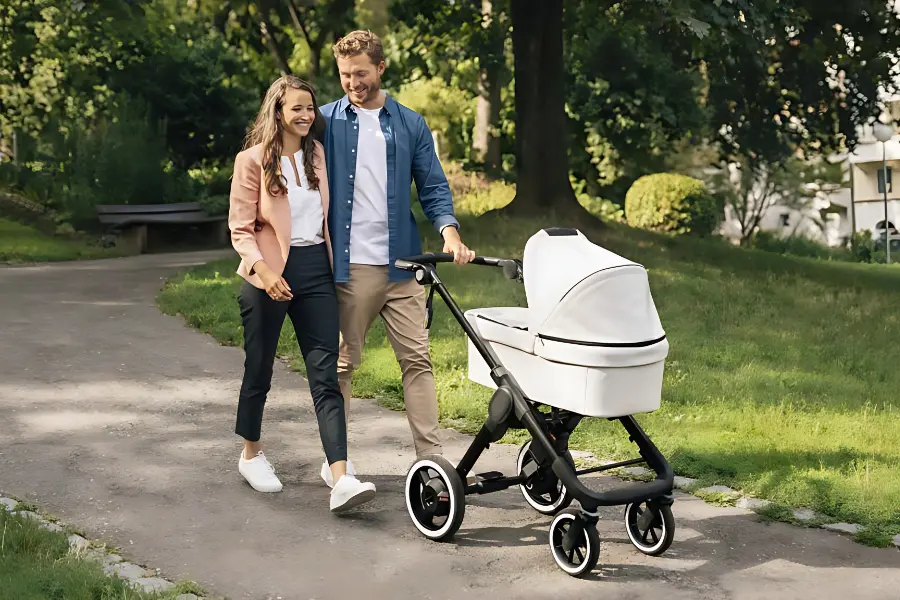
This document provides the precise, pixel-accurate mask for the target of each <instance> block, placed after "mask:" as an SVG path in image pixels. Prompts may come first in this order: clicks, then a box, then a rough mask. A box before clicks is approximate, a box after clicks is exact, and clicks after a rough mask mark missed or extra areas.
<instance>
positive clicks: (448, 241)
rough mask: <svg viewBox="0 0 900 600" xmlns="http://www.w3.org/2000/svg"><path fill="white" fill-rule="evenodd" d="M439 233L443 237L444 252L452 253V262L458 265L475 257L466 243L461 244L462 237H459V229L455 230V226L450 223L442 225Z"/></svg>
mask: <svg viewBox="0 0 900 600" xmlns="http://www.w3.org/2000/svg"><path fill="white" fill-rule="evenodd" d="M441 235H442V236H443V238H444V252H447V253H449V254H452V255H453V262H455V263H456V264H458V265H462V264H466V263H470V262H472V260H474V259H475V253H474V252H472V251H471V250H469V249H468V248H467V247H466V245H465V244H463V242H462V239H460V237H459V231H457V229H456V227H454V226H452V225H450V226H448V227H444V230H443V231H442V232H441Z"/></svg>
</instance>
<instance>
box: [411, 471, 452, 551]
mask: <svg viewBox="0 0 900 600" xmlns="http://www.w3.org/2000/svg"><path fill="white" fill-rule="evenodd" d="M426 467H428V468H431V469H434V470H435V471H437V472H438V473H439V474H440V476H441V478H442V479H443V480H444V481H445V482H446V483H447V494H448V495H449V496H450V512H448V513H447V521H446V522H445V523H444V524H443V525H442V526H441V528H440V529H436V530H435V529H428V528H427V527H423V526H422V524H421V523H419V519H417V518H416V514H415V513H414V512H413V508H412V504H411V503H410V495H411V494H410V491H411V490H410V487H411V486H412V485H413V483H414V481H413V480H414V479H416V473H418V472H419V471H421V470H422V469H423V468H426ZM418 484H419V483H418V481H415V485H418ZM405 493H406V512H408V513H409V518H410V519H411V520H412V522H413V525H415V526H416V529H418V530H419V532H420V533H421V534H422V535H424V536H425V537H428V538H440V537H442V536H443V535H445V534H446V533H447V531H448V530H449V529H450V527H451V526H452V525H453V520H454V518H455V517H456V506H457V505H456V497H455V496H454V495H453V487H452V486H451V485H450V476H449V475H448V474H447V471H445V470H444V468H443V467H441V466H440V465H438V464H437V463H436V462H434V461H433V460H429V459H422V460H419V461H416V463H415V464H414V465H413V466H412V467H411V468H410V469H409V472H408V473H407V474H406V489H405Z"/></svg>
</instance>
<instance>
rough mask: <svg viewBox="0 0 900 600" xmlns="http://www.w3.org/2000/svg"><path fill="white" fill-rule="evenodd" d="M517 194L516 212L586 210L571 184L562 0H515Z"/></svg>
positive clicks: (513, 209)
mask: <svg viewBox="0 0 900 600" xmlns="http://www.w3.org/2000/svg"><path fill="white" fill-rule="evenodd" d="M511 5H512V12H511V16H512V27H513V34H512V39H513V54H514V59H515V78H516V82H515V94H516V100H515V106H516V175H517V177H516V182H517V183H516V186H517V187H516V197H515V198H514V199H513V201H512V202H511V203H510V204H509V206H508V210H507V211H505V212H509V213H512V214H521V215H547V214H548V213H550V212H553V213H556V214H561V215H574V214H586V211H585V210H584V209H583V208H582V207H581V205H580V204H579V203H578V201H577V200H576V199H575V193H574V192H573V191H572V185H571V183H570V182H569V159H568V149H567V143H566V113H565V91H564V87H563V85H564V70H563V40H562V35H563V2H562V0H512V2H511Z"/></svg>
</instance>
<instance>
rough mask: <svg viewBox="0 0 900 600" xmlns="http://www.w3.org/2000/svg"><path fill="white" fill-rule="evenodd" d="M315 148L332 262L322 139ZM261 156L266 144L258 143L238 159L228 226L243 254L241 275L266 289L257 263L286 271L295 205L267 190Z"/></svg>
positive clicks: (316, 143)
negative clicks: (292, 207) (292, 214)
mask: <svg viewBox="0 0 900 600" xmlns="http://www.w3.org/2000/svg"><path fill="white" fill-rule="evenodd" d="M315 148H316V153H315V156H314V157H313V167H314V169H315V171H316V174H317V175H318V176H319V195H320V196H321V197H322V214H324V215H325V219H324V223H323V230H324V233H325V235H324V237H325V244H326V246H327V247H328V260H329V261H332V260H333V259H332V254H331V235H330V233H329V231H328V172H327V171H326V169H325V149H324V148H323V147H322V144H321V143H319V142H318V141H317V142H315ZM261 158H262V145H261V144H257V145H256V146H253V147H251V148H247V149H246V150H243V151H241V152H239V153H238V155H237V157H236V158H235V159H234V175H233V177H232V180H231V198H230V203H229V211H228V228H229V229H230V230H231V245H232V246H234V249H235V250H236V251H237V253H238V254H239V255H240V257H241V264H240V265H238V269H237V273H238V275H240V276H241V277H243V278H244V279H246V280H247V281H249V282H250V283H251V284H252V285H254V286H256V287H258V288H260V289H263V283H262V280H261V279H260V278H259V275H257V274H256V271H255V270H254V269H253V266H254V265H255V264H256V263H257V261H260V260H265V261H266V264H267V265H268V266H269V268H270V269H272V270H273V271H274V272H275V273H277V274H278V275H281V273H282V272H283V271H284V264H285V262H286V261H287V257H288V252H289V251H290V247H291V206H290V203H289V202H288V199H287V196H285V195H281V196H273V195H272V194H270V193H269V191H268V190H267V189H266V186H265V176H264V175H263V168H262V160H261ZM297 166H298V167H300V165H297ZM333 268H334V266H333V265H332V269H333Z"/></svg>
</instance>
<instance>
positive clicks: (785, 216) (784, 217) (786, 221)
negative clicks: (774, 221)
mask: <svg viewBox="0 0 900 600" xmlns="http://www.w3.org/2000/svg"><path fill="white" fill-rule="evenodd" d="M781 226H782V227H790V226H791V213H781Z"/></svg>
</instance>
